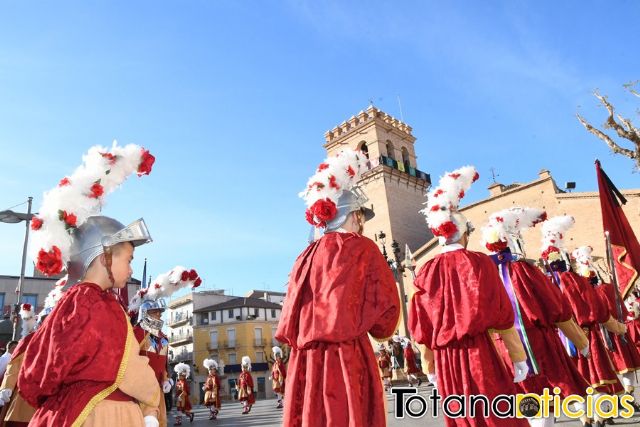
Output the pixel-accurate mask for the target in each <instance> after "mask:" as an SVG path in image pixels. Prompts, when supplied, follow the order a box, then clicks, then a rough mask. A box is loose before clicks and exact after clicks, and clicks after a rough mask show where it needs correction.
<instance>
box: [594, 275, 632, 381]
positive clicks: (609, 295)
mask: <svg viewBox="0 0 640 427" xmlns="http://www.w3.org/2000/svg"><path fill="white" fill-rule="evenodd" d="M596 291H597V292H598V293H599V294H600V296H601V297H602V298H603V300H604V301H605V302H606V303H607V307H608V308H609V314H610V315H611V316H613V318H614V319H618V310H617V308H616V296H615V293H614V288H613V286H612V285H611V284H610V283H602V284H601V285H599V286H598V287H596ZM620 305H621V308H622V322H624V321H625V319H627V317H628V315H629V312H628V310H627V307H625V305H624V303H623V302H622V298H620ZM618 320H619V319H618ZM609 337H610V338H611V344H613V351H609V356H610V357H611V361H612V362H613V366H614V367H615V369H616V372H617V373H619V374H625V373H627V372H631V371H635V370H638V369H640V353H638V349H637V347H636V346H635V344H634V343H633V341H632V340H631V337H630V336H629V334H628V333H627V334H624V337H625V338H626V341H627V342H626V343H623V342H622V339H621V337H622V335H616V334H609Z"/></svg>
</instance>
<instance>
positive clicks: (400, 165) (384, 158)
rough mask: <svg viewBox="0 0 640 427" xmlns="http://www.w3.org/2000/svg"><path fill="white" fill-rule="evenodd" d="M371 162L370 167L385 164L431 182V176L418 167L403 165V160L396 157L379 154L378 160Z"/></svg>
mask: <svg viewBox="0 0 640 427" xmlns="http://www.w3.org/2000/svg"><path fill="white" fill-rule="evenodd" d="M371 163H372V167H375V166H378V165H385V166H389V167H390V168H393V169H396V170H399V171H400V172H404V173H406V174H409V175H411V176H414V177H416V178H419V179H422V180H425V181H427V182H428V183H429V184H431V176H430V175H429V174H428V173H426V172H423V171H421V170H419V169H416V168H414V167H412V166H410V165H405V164H404V163H403V162H400V161H398V160H396V159H393V158H391V157H387V156H380V157H379V159H378V161H377V162H375V161H374V160H372V161H371Z"/></svg>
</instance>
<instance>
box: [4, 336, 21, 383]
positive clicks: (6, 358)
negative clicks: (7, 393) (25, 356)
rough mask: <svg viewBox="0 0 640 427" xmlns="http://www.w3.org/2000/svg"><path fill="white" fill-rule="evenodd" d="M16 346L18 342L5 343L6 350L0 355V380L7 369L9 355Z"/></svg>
mask: <svg viewBox="0 0 640 427" xmlns="http://www.w3.org/2000/svg"><path fill="white" fill-rule="evenodd" d="M17 345H18V341H9V342H8V343H7V349H6V350H5V351H4V353H2V356H0V378H1V377H2V376H4V372H5V371H6V369H7V365H8V364H9V361H10V360H11V353H13V350H14V349H15V348H16V346H17Z"/></svg>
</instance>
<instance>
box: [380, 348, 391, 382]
mask: <svg viewBox="0 0 640 427" xmlns="http://www.w3.org/2000/svg"><path fill="white" fill-rule="evenodd" d="M378 368H380V371H381V372H382V373H381V376H382V378H391V356H390V355H389V353H387V352H384V353H380V355H379V356H378Z"/></svg>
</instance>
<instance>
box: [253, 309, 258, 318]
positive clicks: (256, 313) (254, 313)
mask: <svg viewBox="0 0 640 427" xmlns="http://www.w3.org/2000/svg"><path fill="white" fill-rule="evenodd" d="M253 315H254V316H256V317H258V309H257V308H254V309H253Z"/></svg>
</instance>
